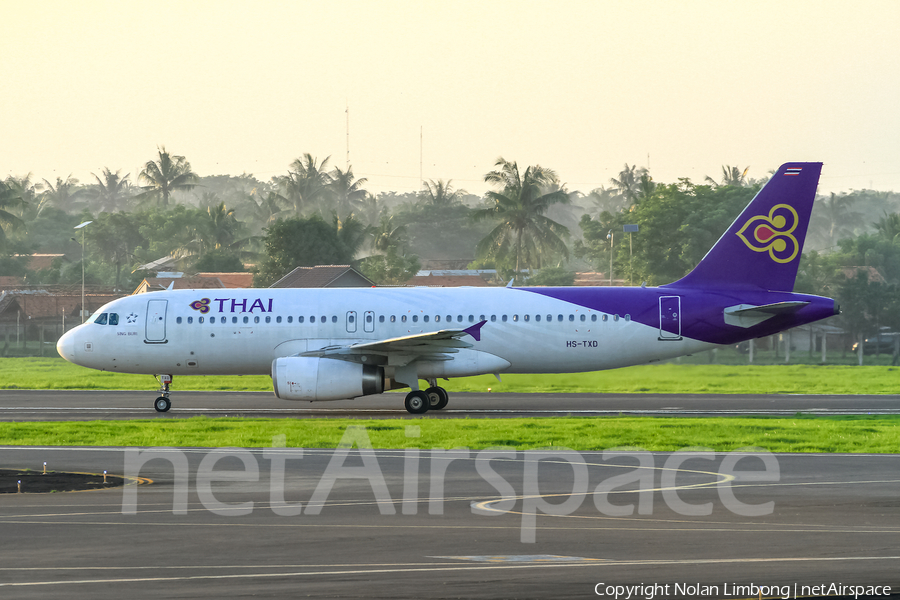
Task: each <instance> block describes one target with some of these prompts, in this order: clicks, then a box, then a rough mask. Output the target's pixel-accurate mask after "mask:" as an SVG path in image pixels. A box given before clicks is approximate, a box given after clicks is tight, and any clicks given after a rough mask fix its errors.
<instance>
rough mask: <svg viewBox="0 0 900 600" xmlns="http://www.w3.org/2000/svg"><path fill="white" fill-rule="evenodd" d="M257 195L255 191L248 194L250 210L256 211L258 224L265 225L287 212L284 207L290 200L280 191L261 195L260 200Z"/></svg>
mask: <svg viewBox="0 0 900 600" xmlns="http://www.w3.org/2000/svg"><path fill="white" fill-rule="evenodd" d="M257 195H258V194H257V193H256V192H255V191H254V193H253V194H250V195H249V196H248V199H249V201H250V202H249V204H250V210H251V211H252V212H253V213H254V214H253V220H254V222H255V223H256V224H257V226H261V227H265V226H267V225H269V224H270V223H271V222H272V221H274V220H276V219H277V218H278V217H279V216H281V215H282V214H283V213H285V212H286V211H285V210H284V207H285V206H287V204H288V200H287V198H285V197H284V196H282V195H281V194H279V193H278V192H269V193H268V194H266V195H265V196H259V200H257V199H256V196H257Z"/></svg>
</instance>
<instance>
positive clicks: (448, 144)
mask: <svg viewBox="0 0 900 600" xmlns="http://www.w3.org/2000/svg"><path fill="white" fill-rule="evenodd" d="M0 22H3V23H5V24H6V26H5V27H4V31H3V34H2V35H0V81H2V94H0V178H5V177H6V176H8V175H13V176H22V175H25V174H27V173H29V172H30V173H32V174H33V178H34V180H37V181H40V180H41V179H48V180H50V181H51V182H52V181H55V179H56V177H63V178H65V177H66V176H68V175H70V174H71V175H72V176H74V177H76V178H78V179H79V180H81V181H82V182H94V178H93V176H92V173H96V174H100V172H101V169H103V168H104V167H107V168H109V169H111V170H113V171H115V170H117V169H121V170H122V173H123V174H125V173H130V174H131V180H132V181H134V180H135V179H136V177H137V173H138V172H139V171H140V169H141V167H142V165H143V164H144V163H146V162H147V161H149V160H153V159H154V158H156V152H157V148H158V147H160V146H164V147H165V148H166V149H167V150H168V151H169V152H170V153H172V154H175V155H183V156H185V157H186V158H187V159H188V161H190V163H191V165H192V167H193V170H194V172H196V173H197V174H199V175H219V174H230V175H240V174H242V173H251V174H253V175H255V176H256V177H258V178H259V179H262V180H268V179H270V178H271V177H273V176H276V175H283V174H285V173H286V172H287V170H288V166H289V165H290V163H291V162H292V161H293V160H294V159H296V158H298V157H299V156H301V155H302V154H303V153H307V152H308V153H310V154H312V155H313V156H316V157H318V158H319V159H320V160H321V159H324V158H325V157H328V156H330V157H331V161H330V164H331V165H332V166H340V167H341V168H344V167H345V165H346V162H347V148H348V140H349V162H350V164H351V165H352V167H353V171H354V174H355V175H356V176H357V177H366V178H367V179H368V182H367V184H366V185H365V187H366V189H368V190H369V191H371V192H374V193H380V192H384V191H397V192H401V193H402V192H412V191H416V190H418V189H419V187H420V173H421V176H422V177H424V179H426V180H427V179H435V180H436V179H444V180H448V179H450V180H452V182H453V185H454V187H457V188H463V189H466V190H468V191H470V192H472V193H483V192H484V191H485V190H486V189H488V187H487V186H486V184H485V183H484V182H483V177H484V174H485V173H487V172H488V171H490V170H492V168H493V165H494V163H495V162H496V160H497V158H498V157H503V158H505V159H507V160H510V161H516V162H517V163H518V164H519V165H520V166H522V167H524V166H526V165H535V164H539V165H541V166H543V167H547V168H551V169H553V170H555V171H556V172H557V173H558V174H559V177H560V179H561V180H562V181H563V182H564V183H566V185H567V187H568V189H569V190H580V191H582V192H585V193H587V192H589V191H590V190H592V189H594V188H596V187H599V186H609V180H610V178H611V177H615V176H617V174H618V173H619V171H621V170H622V168H623V166H624V165H625V164H626V163H627V164H629V165H637V166H642V167H648V168H649V170H650V173H651V175H652V176H653V178H654V180H655V181H657V182H663V183H672V182H675V181H676V180H677V179H678V178H681V177H688V178H690V179H692V180H693V181H695V182H701V181H703V180H704V178H705V177H706V176H712V177H713V178H716V179H718V178H719V177H720V175H721V170H722V165H733V166H738V167H740V168H742V169H743V168H744V167H747V166H749V167H750V170H749V172H748V176H749V177H751V178H755V177H764V176H766V175H767V174H768V172H769V171H770V170H773V169H775V168H777V167H778V166H779V165H780V164H782V163H784V162H788V161H822V162H824V163H825V166H824V169H823V173H822V178H821V181H820V185H819V191H820V193H828V192H840V191H849V190H852V189H863V188H869V189H876V190H896V191H900V35H898V30H900V2H895V1H893V0H890V1H869V0H860V1H856V2H846V1H844V0H841V1H829V0H818V1H810V2H806V1H802V2H801V1H791V0H783V1H773V2H768V1H753V2H750V1H733V2H723V1H719V0H716V1H710V2H707V1H700V0H697V1H685V0H680V1H677V2H673V1H633V2H620V1H615V2H614V1H606V0H592V1H591V0H555V1H546V2H544V1H528V0H512V1H501V0H475V1H453V0H440V1H436V0H423V1H412V0H403V1H390V0H387V1H377V2H376V1H371V2H357V1H347V0H330V1H328V2H322V1H320V0H316V1H305V0H299V1H291V2H286V1H285V2H278V1H265V0H262V1H259V0H257V1H254V2H237V1H232V2H229V1H208V0H192V1H190V2H181V1H174V2H168V1H164V0H155V1H154V2H138V1H135V0H125V1H121V0H116V1H109V2H105V1H88V0H77V1H35V0H25V1H21V2H20V1H18V0H0ZM348 116H349V127H348ZM348 131H349V136H348Z"/></svg>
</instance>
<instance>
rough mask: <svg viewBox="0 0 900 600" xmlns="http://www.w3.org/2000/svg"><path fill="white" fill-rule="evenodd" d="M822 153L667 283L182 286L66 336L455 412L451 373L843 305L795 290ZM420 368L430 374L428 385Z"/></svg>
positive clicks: (97, 359) (634, 361)
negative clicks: (394, 392)
mask: <svg viewBox="0 0 900 600" xmlns="http://www.w3.org/2000/svg"><path fill="white" fill-rule="evenodd" d="M821 168H822V163H805V162H796V163H787V164H784V165H782V166H781V167H780V168H779V169H778V170H777V172H776V173H775V174H774V176H773V177H772V178H771V179H770V180H769V181H768V183H766V185H765V186H764V187H763V188H762V189H761V190H760V191H759V192H758V193H757V194H756V196H755V197H754V198H753V200H752V201H751V202H750V204H748V206H747V207H746V208H745V209H744V211H743V212H742V213H741V214H740V216H738V218H737V219H736V220H735V221H734V223H732V225H731V226H730V227H729V228H728V230H727V231H726V232H725V233H724V234H723V235H722V237H721V238H720V239H719V240H718V241H717V242H716V244H715V245H714V246H713V247H712V249H711V250H710V251H709V252H708V253H707V254H706V256H705V257H704V258H703V259H702V260H701V261H700V263H699V264H698V265H697V266H696V267H695V268H694V269H693V270H692V271H691V272H690V273H688V274H687V275H686V276H684V277H683V278H682V279H680V280H678V281H675V282H674V283H670V284H668V285H661V286H658V287H647V286H645V285H642V286H640V287H511V286H507V287H505V288H504V287H497V288H471V287H468V288H466V287H463V288H426V287H413V288H378V287H374V288H341V289H272V288H260V289H250V288H248V289H222V290H215V291H213V290H206V289H204V290H168V291H159V292H151V293H147V294H139V295H133V296H128V297H126V298H120V299H118V300H114V301H112V302H109V303H108V304H106V305H104V306H103V307H102V308H100V309H99V310H98V311H96V312H95V313H94V314H93V315H92V316H91V317H90V318H89V319H88V321H87V322H86V323H84V324H82V325H79V326H78V327H75V328H73V329H72V330H70V331H68V332H67V333H65V334H64V335H63V336H62V337H61V338H60V340H59V342H58V344H57V350H58V351H59V354H60V356H62V357H63V358H65V359H66V360H68V361H70V362H72V363H75V364H77V365H82V366H85V367H90V368H92V369H99V370H102V371H114V372H119V373H143V374H151V375H155V376H156V377H157V379H158V380H159V381H160V389H159V393H160V396H159V397H158V398H157V399H156V400H155V402H154V407H155V408H156V410H157V411H159V412H166V411H168V410H169V408H170V407H171V400H170V384H171V382H172V378H173V376H174V375H212V376H215V375H251V374H267V375H271V377H272V383H273V389H274V392H275V395H276V396H277V397H278V398H281V399H283V400H298V401H299V400H304V401H322V400H339V399H347V398H357V397H360V396H369V395H374V394H381V393H382V392H384V391H386V390H389V389H396V388H409V389H410V391H409V393H408V394H407V395H406V396H405V399H404V406H405V408H406V410H407V411H408V412H410V413H412V414H423V413H425V412H427V411H428V410H441V409H443V408H444V407H445V406H447V403H448V400H449V396H448V393H447V391H446V390H445V389H444V388H442V387H440V386H439V385H438V379H441V378H443V379H449V378H452V377H468V376H472V375H482V374H494V375H496V376H497V377H498V379H499V377H500V374H505V373H576V372H584V371H599V370H604V369H615V368H619V367H626V366H631V365H639V364H646V363H651V362H655V361H660V360H665V359H670V358H674V357H678V356H682V355H686V354H692V353H695V352H700V351H702V350H707V349H711V348H715V347H716V346H718V345H721V344H737V343H739V342H742V341H744V340H749V339H752V338H760V337H765V336H769V335H772V334H775V333H778V332H780V331H784V330H786V329H789V328H792V327H797V326H798V325H803V324H806V323H812V322H814V321H819V320H821V319H825V318H827V317H830V316H832V315H836V314H839V313H840V308H839V306H838V304H837V303H836V302H835V301H834V300H833V299H831V298H824V297H820V296H812V295H807V294H796V293H793V288H794V281H795V279H796V276H797V267H798V264H799V261H800V254H801V251H802V247H803V241H804V238H805V237H806V230H807V226H808V225H809V218H810V213H811V211H812V206H813V202H814V200H815V195H816V188H817V186H818V181H819V174H820V172H821ZM420 380H424V381H426V382H427V387H425V389H422V387H420V385H419V383H420Z"/></svg>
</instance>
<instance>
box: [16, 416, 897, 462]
mask: <svg viewBox="0 0 900 600" xmlns="http://www.w3.org/2000/svg"><path fill="white" fill-rule="evenodd" d="M898 425H900V417H809V416H800V415H798V416H796V417H792V418H759V417H757V418H743V419H739V418H707V419H702V418H654V417H574V418H573V417H569V418H565V417H559V418H533V419H429V418H427V417H424V418H421V419H416V420H415V421H410V420H400V419H387V420H381V419H379V420H367V421H360V420H352V419H298V420H291V419H209V418H205V417H195V418H191V419H166V420H160V419H154V420H135V421H88V422H25V423H0V444H2V445H33V446H46V445H52V446H144V447H159V446H181V447H185V446H189V447H205V448H208V447H225V446H230V447H241V448H251V447H271V446H273V442H274V445H278V446H286V447H304V448H335V447H338V445H339V443H340V441H341V438H342V436H343V435H344V433H345V432H346V431H347V428H348V427H362V428H364V430H365V434H366V436H367V437H368V439H369V440H370V441H371V445H372V447H374V448H410V447H413V448H460V447H464V448H469V449H472V450H479V449H483V448H492V447H508V448H515V449H517V450H527V449H534V448H547V447H564V448H571V449H573V450H579V451H589V450H605V449H608V448H621V447H627V448H641V449H644V450H651V451H674V450H679V449H683V448H686V447H703V448H711V449H713V450H716V451H720V452H728V451H732V450H736V449H739V448H746V447H761V448H764V449H766V450H769V451H771V452H863V453H896V452H898V451H900V427H898ZM409 426H414V427H418V430H419V433H420V435H419V436H418V437H407V435H406V434H407V427H409ZM356 435H357V436H358V435H359V434H358V430H357V434H356ZM281 436H283V437H281ZM357 445H365V444H360V443H359V442H358V441H357Z"/></svg>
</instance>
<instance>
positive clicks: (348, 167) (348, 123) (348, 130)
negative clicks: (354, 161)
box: [344, 102, 350, 170]
mask: <svg viewBox="0 0 900 600" xmlns="http://www.w3.org/2000/svg"><path fill="white" fill-rule="evenodd" d="M346 112H347V163H346V164H345V165H344V168H345V169H348V170H349V169H350V103H349V102H348V103H347V111H346Z"/></svg>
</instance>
